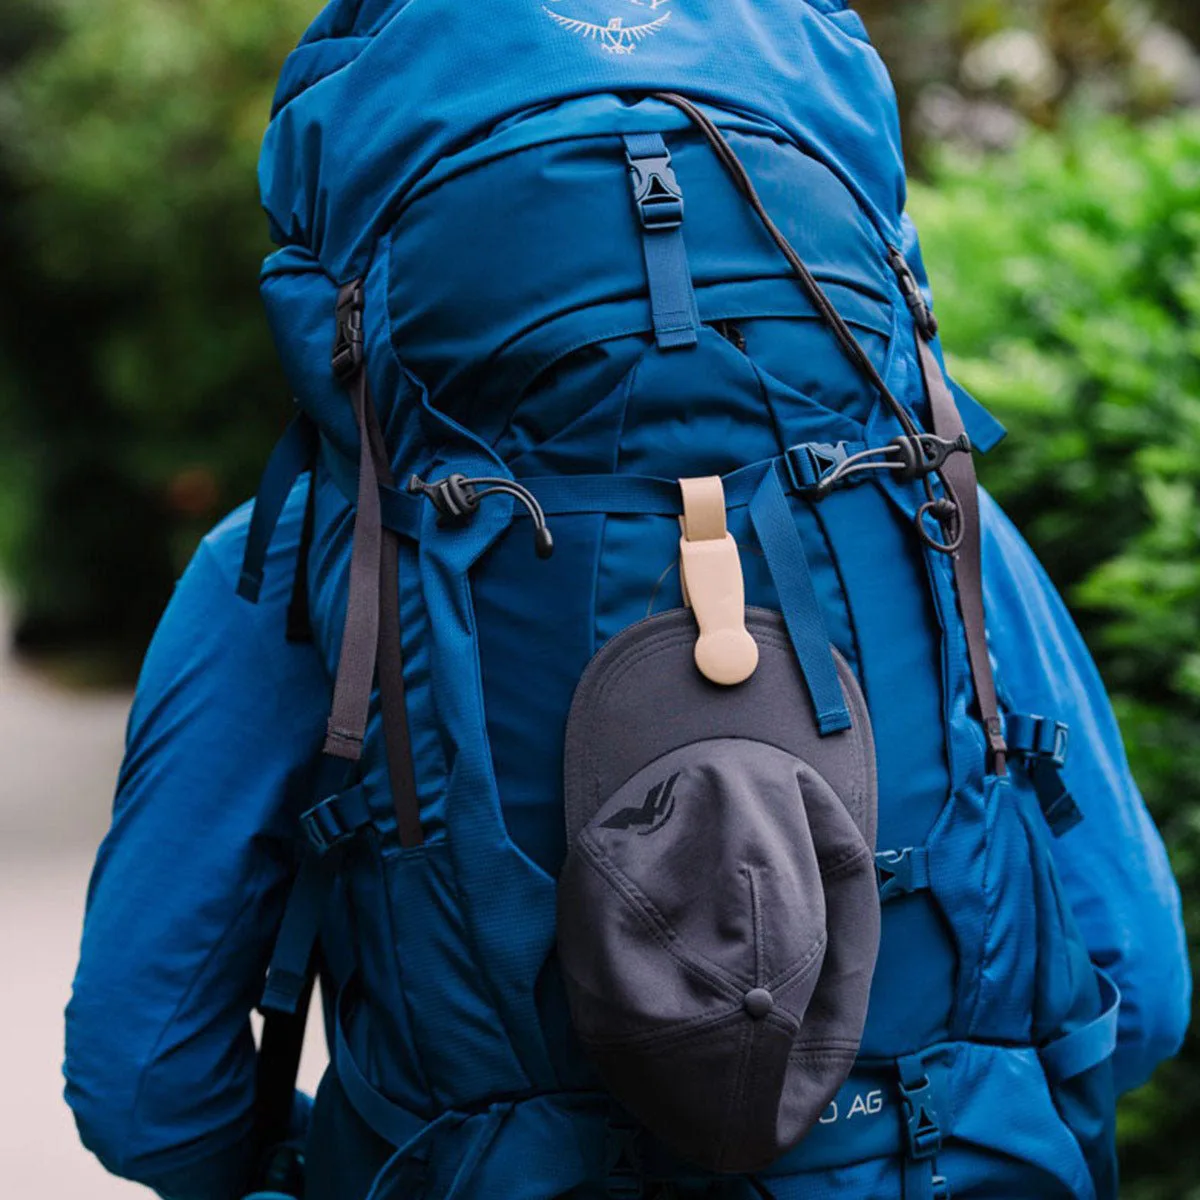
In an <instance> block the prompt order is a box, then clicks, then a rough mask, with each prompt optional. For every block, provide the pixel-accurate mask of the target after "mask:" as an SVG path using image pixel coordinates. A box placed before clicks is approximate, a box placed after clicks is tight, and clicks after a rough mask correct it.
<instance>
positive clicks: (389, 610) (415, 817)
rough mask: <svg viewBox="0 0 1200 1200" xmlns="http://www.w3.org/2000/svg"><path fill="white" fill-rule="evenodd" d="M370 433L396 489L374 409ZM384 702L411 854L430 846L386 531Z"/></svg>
mask: <svg viewBox="0 0 1200 1200" xmlns="http://www.w3.org/2000/svg"><path fill="white" fill-rule="evenodd" d="M367 433H368V436H369V437H370V441H371V453H372V456H373V458H374V459H375V466H376V471H377V473H378V475H379V479H380V481H381V482H382V483H383V485H384V486H385V487H394V486H395V479H394V477H393V475H392V468H391V464H390V462H389V461H388V454H387V447H386V445H385V444H384V440H383V430H382V429H380V427H379V414H378V413H377V412H376V411H375V406H374V405H373V404H372V405H368V407H367ZM378 667H379V701H380V706H381V708H382V710H383V740H384V745H385V748H386V751H387V761H388V778H389V780H390V781H391V785H392V806H393V808H394V809H395V811H396V832H397V834H398V835H399V838H400V845H402V846H403V847H404V848H405V849H406V850H407V849H411V848H412V847H414V846H419V845H421V843H422V842H423V841H424V840H425V834H424V831H423V830H422V829H421V807H420V804H419V802H418V799H417V777H416V769H415V767H414V766H413V756H412V741H411V739H410V738H409V732H408V701H407V699H406V696H405V689H404V651H403V648H402V641H401V636H400V535H399V534H398V533H396V532H395V530H392V529H385V530H384V531H383V545H382V547H381V553H380V561H379V658H378Z"/></svg>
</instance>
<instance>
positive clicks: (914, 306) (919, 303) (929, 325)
mask: <svg viewBox="0 0 1200 1200" xmlns="http://www.w3.org/2000/svg"><path fill="white" fill-rule="evenodd" d="M888 264H889V265H890V266H891V268H892V270H893V271H894V272H895V273H896V279H897V281H898V282H899V284H900V292H901V294H902V295H903V296H904V302H905V304H907V305H908V309H909V312H911V313H912V316H913V321H914V322H915V323H916V326H917V329H918V330H920V333H921V336H922V337H923V338H924V339H925V340H926V341H927V342H931V341H933V339H934V338H935V337H937V331H938V321H937V317H935V316H934V315H933V311H932V309H930V307H929V305H928V304H926V303H925V297H924V295H923V294H922V292H921V285H920V284H919V283H918V282H917V277H916V275H914V274H913V269H912V267H910V266H909V265H908V259H907V258H905V257H904V255H903V254H902V253H901V252H900V251H899V250H897V249H896V247H895V246H889V247H888Z"/></svg>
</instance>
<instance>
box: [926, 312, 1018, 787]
mask: <svg viewBox="0 0 1200 1200" xmlns="http://www.w3.org/2000/svg"><path fill="white" fill-rule="evenodd" d="M916 342H917V353H918V355H919V356H920V360H921V373H922V375H923V376H924V378H925V391H926V393H927V395H928V397H929V411H930V414H931V416H932V418H933V430H934V432H935V433H936V434H937V435H938V436H939V437H943V438H949V439H951V440H954V439H956V438H957V437H958V436H959V435H960V434H962V433H965V432H966V430H965V428H964V426H963V422H962V417H961V416H960V415H959V411H958V405H957V404H955V402H954V397H953V395H952V394H951V392H950V389H949V387H948V386H947V385H946V376H945V374H944V373H943V372H942V368H941V365H940V364H939V363H938V360H937V357H936V356H935V354H934V353H933V348H932V347H931V346H930V345H929V343H928V342H927V341H926V340H925V338H924V337H922V335H921V333H920V332H919V331H918V332H917V334H916ZM942 476H943V478H944V479H945V480H946V481H947V482H948V483H949V484H950V486H951V487H952V488H953V489H954V493H955V497H956V499H957V501H958V510H959V519H960V520H961V521H962V531H963V538H962V545H961V546H960V547H959V550H958V552H957V553H956V554H955V556H954V579H955V582H956V583H957V585H958V602H959V604H960V606H961V608H962V618H963V626H964V629H965V631H966V638H967V655H968V657H969V660H970V665H971V678H972V680H973V681H974V684H975V695H976V697H977V698H978V701H979V713H980V716H981V718H982V720H983V729H984V733H985V734H986V735H987V741H988V748H989V751H990V755H991V768H992V771H993V772H994V773H995V774H996V775H1003V774H1004V773H1005V770H1006V767H1005V761H1006V758H1007V753H1008V748H1007V746H1006V745H1005V741H1004V723H1003V721H1002V720H1001V718H1000V706H999V704H998V703H997V702H996V684H995V681H994V679H993V678H992V664H991V660H990V659H989V657H988V644H987V625H986V622H985V620H984V611H983V552H982V541H981V535H980V522H979V490H978V489H979V481H978V479H977V478H976V476H975V463H974V460H973V459H972V457H971V455H970V454H969V453H966V454H951V455H950V456H949V457H948V458H947V459H946V462H945V464H944V465H943V467H942Z"/></svg>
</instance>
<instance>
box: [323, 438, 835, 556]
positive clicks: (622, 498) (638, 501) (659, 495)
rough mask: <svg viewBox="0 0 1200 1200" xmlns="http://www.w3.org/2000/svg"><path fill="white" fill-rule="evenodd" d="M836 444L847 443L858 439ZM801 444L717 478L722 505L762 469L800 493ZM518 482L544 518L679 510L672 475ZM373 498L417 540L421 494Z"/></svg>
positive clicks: (747, 492)
mask: <svg viewBox="0 0 1200 1200" xmlns="http://www.w3.org/2000/svg"><path fill="white" fill-rule="evenodd" d="M841 445H844V446H846V447H851V448H852V447H854V446H856V445H858V443H841ZM807 448H808V447H807V445H803V446H793V447H792V448H791V449H790V450H789V451H788V453H787V454H784V455H780V456H779V457H778V458H773V459H763V460H762V461H760V462H756V463H750V464H749V465H747V466H745V467H739V468H738V469H737V470H736V471H731V472H730V473H729V474H728V475H726V476H724V477H723V478H722V480H721V482H722V484H723V485H724V487H725V507H726V508H727V509H734V508H744V507H745V506H746V505H747V504H749V503H750V501H751V500H753V499H754V494H755V492H756V491H757V490H758V487H759V485H760V484H761V483H762V481H763V477H764V475H766V473H767V472H768V471H776V472H780V473H781V477H782V478H784V479H786V480H787V482H788V486H789V488H791V489H792V490H794V491H796V492H798V493H800V494H803V493H804V491H805V489H806V488H807V487H808V486H809V484H808V483H807V481H806V480H805V479H803V478H800V477H798V476H797V473H796V471H795V462H796V456H797V453H798V452H800V451H805V450H807ZM322 449H323V452H324V453H323V462H324V464H325V466H326V467H327V469H328V470H329V474H330V476H331V477H332V478H333V481H334V483H335V484H336V485H337V487H338V490H339V491H340V492H341V493H342V495H343V496H345V497H346V499H347V500H349V501H351V503H354V502H355V501H356V499H357V496H358V471H357V468H356V465H355V464H354V463H352V462H350V461H349V460H347V459H346V458H345V457H344V456H342V455H341V454H338V453H337V451H336V450H334V449H333V448H332V447H331V446H329V444H328V443H325V445H324V446H323V448H322ZM518 482H520V484H521V485H522V486H523V487H525V488H527V489H528V490H529V491H530V492H531V493H532V494H533V495H534V496H535V497H536V498H537V501H538V503H539V504H540V505H541V506H542V510H543V511H544V512H545V514H546V516H548V517H556V516H575V515H580V514H584V513H607V514H608V515H610V516H623V515H627V516H655V517H678V516H681V515H682V513H683V498H682V496H681V495H680V491H679V481H678V480H677V479H665V478H660V477H658V476H654V475H534V476H525V477H522V478H521V479H520V480H519V481H518ZM379 499H380V506H381V509H382V517H383V523H384V525H385V526H386V527H387V528H388V529H391V530H393V531H395V532H396V533H398V534H400V535H401V536H402V537H406V538H408V539H409V540H410V541H414V542H415V541H417V540H419V538H420V535H421V507H422V505H423V504H424V503H425V502H426V501H425V499H424V497H422V496H417V495H413V494H412V493H410V492H407V491H404V490H402V489H400V488H396V487H388V486H386V485H382V484H381V485H380V488H379ZM528 515H529V514H528V513H527V512H525V511H524V510H523V509H521V508H517V509H515V510H514V513H513V516H514V517H515V518H516V519H518V520H520V519H524V518H526V517H528Z"/></svg>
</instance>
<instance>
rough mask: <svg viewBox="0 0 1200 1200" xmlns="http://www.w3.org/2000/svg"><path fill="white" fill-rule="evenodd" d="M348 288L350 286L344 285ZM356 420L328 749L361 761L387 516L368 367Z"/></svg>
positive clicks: (352, 385) (355, 383)
mask: <svg viewBox="0 0 1200 1200" xmlns="http://www.w3.org/2000/svg"><path fill="white" fill-rule="evenodd" d="M343 290H344V289H343ZM348 386H349V389H350V403H351V406H352V408H353V410H354V422H355V424H356V425H357V426H358V435H359V442H360V449H359V455H358V500H357V507H356V509H355V513H354V549H353V550H352V551H351V555H350V584H349V591H348V594H347V598H346V620H345V624H344V625H343V626H342V648H341V651H340V654H339V657H338V669H337V677H336V680H335V682H334V685H333V705H332V707H331V708H330V711H329V724H328V726H327V727H326V732H325V746H324V750H325V753H326V754H329V755H332V756H333V757H334V758H344V759H347V760H348V761H350V762H358V761H359V759H360V758H362V752H363V740H364V738H365V737H366V733H367V718H368V715H369V713H370V707H371V689H372V685H373V683H374V679H375V654H376V650H377V648H378V645H379V572H380V565H381V554H382V550H383V518H382V513H381V511H380V506H379V478H378V476H377V475H376V473H375V459H374V456H373V455H372V453H371V440H370V438H369V436H368V434H367V408H368V407H369V406H370V404H371V399H370V395H369V394H368V390H367V376H366V372H365V371H364V370H362V369H359V370H358V371H357V372H356V373H355V375H354V376H353V377H352V378H351V379H350V380H348Z"/></svg>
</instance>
